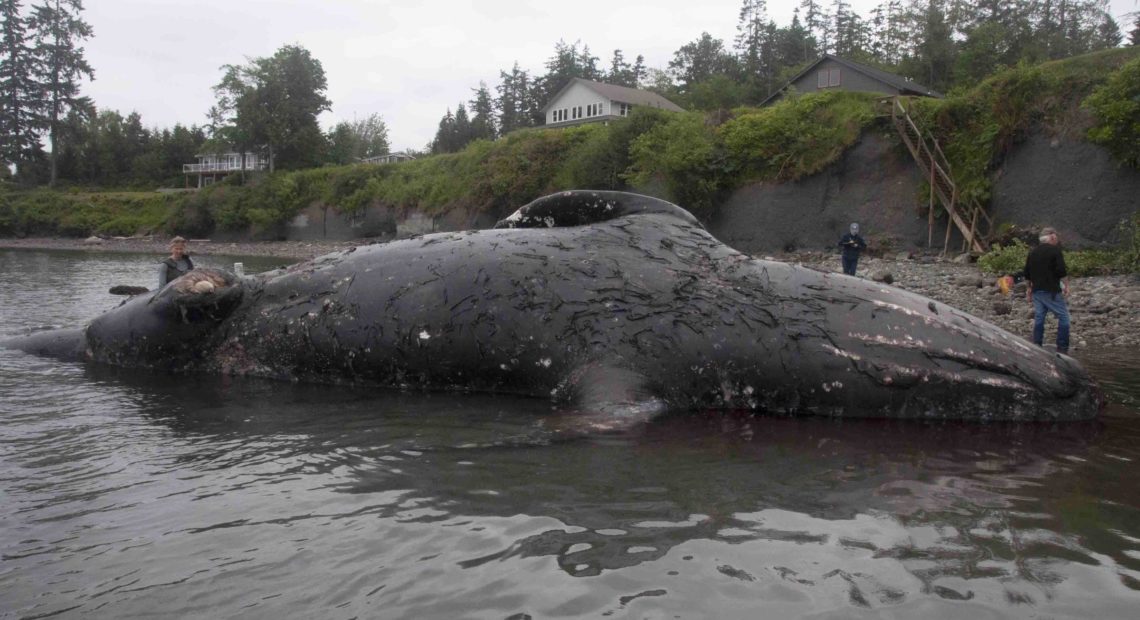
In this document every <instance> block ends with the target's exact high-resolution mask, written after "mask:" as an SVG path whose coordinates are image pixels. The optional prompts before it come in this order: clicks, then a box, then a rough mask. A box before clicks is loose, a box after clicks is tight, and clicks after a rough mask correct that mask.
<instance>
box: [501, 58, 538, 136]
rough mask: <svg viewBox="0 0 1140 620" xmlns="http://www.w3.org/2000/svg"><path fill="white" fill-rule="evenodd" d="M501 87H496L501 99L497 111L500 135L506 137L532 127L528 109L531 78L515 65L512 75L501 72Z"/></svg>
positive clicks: (517, 64)
mask: <svg viewBox="0 0 1140 620" xmlns="http://www.w3.org/2000/svg"><path fill="white" fill-rule="evenodd" d="M499 79H500V80H501V81H500V82H499V85H498V86H496V87H495V90H496V91H498V93H499V97H498V99H496V100H495V109H496V111H497V112H498V115H499V135H506V134H508V133H510V132H512V131H514V130H516V129H519V128H520V127H529V126H530V122H529V120H530V112H529V110H528V109H527V91H528V90H529V88H530V76H529V75H527V72H526V71H523V70H521V69H519V63H517V62H516V63H515V66H514V68H512V69H511V72H510V73H507V72H505V71H500V72H499Z"/></svg>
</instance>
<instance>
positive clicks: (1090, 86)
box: [911, 47, 1140, 204]
mask: <svg viewBox="0 0 1140 620" xmlns="http://www.w3.org/2000/svg"><path fill="white" fill-rule="evenodd" d="M1138 62H1140V48H1136V47H1133V48H1120V49H1112V50H1105V51H1102V52H1095V53H1092V54H1086V55H1084V56H1077V57H1074V58H1068V59H1065V60H1056V61H1052V62H1047V63H1043V64H1040V65H1032V66H1030V65H1022V66H1018V67H1015V68H1012V69H1008V70H1006V71H1003V72H1001V73H998V74H996V75H994V76H992V77H990V78H987V79H986V80H983V81H982V82H981V83H980V84H978V85H977V86H975V87H974V88H971V89H968V90H964V91H960V92H954V93H951V94H950V95H949V96H947V97H946V98H944V99H926V98H923V99H915V100H913V106H912V110H911V114H912V116H913V117H914V118H915V121H916V122H917V123H918V124H919V126H920V127H923V128H926V129H929V130H930V131H931V132H932V133H933V134H934V136H935V137H936V138H937V139H938V141H939V143H940V144H941V146H942V149H943V151H944V152H945V153H946V158H947V159H948V160H949V162H950V166H951V168H952V169H953V175H954V180H955V182H956V184H957V186H958V191H959V193H960V195H962V196H963V197H964V198H966V199H970V198H975V199H977V200H978V201H979V202H981V203H982V204H985V203H986V202H987V201H988V200H989V198H990V192H991V190H992V186H993V181H992V178H991V173H992V172H993V170H994V168H995V166H996V165H997V164H998V162H1000V160H1001V158H1002V157H1003V156H1004V155H1005V154H1006V153H1008V152H1009V150H1010V149H1011V148H1012V147H1013V146H1014V145H1015V144H1017V143H1018V142H1020V141H1021V140H1023V139H1025V138H1026V137H1027V136H1028V135H1029V133H1030V132H1031V131H1034V130H1044V131H1046V132H1049V133H1051V134H1053V135H1059V136H1067V137H1073V138H1084V137H1085V136H1086V134H1088V138H1089V139H1092V140H1093V141H1097V142H1099V143H1102V144H1105V143H1109V142H1111V141H1112V139H1109V138H1107V137H1103V136H1107V135H1108V134H1111V135H1112V136H1114V137H1115V139H1117V140H1119V141H1120V142H1121V143H1125V142H1127V141H1128V140H1129V139H1131V143H1130V144H1131V145H1132V146H1131V149H1132V151H1131V153H1129V152H1128V151H1127V149H1117V150H1115V151H1114V152H1115V154H1116V156H1117V157H1118V159H1120V160H1121V161H1123V162H1127V161H1128V160H1129V158H1132V159H1133V161H1136V160H1138V159H1140V152H1137V150H1140V142H1137V138H1138V135H1140V105H1137V106H1135V107H1133V108H1132V109H1131V114H1132V116H1131V134H1130V135H1127V134H1126V131H1125V130H1123V129H1117V130H1115V131H1109V130H1105V129H1104V127H1106V123H1113V121H1112V119H1111V118H1109V117H1107V116H1106V115H1105V111H1106V110H1107V109H1108V105H1097V104H1096V103H1095V102H1097V101H1098V100H1105V101H1106V102H1118V101H1120V100H1124V99H1129V98H1130V96H1129V93H1130V92H1131V93H1133V94H1137V93H1136V90H1137V89H1140V86H1137V83H1138V81H1137V79H1136V78H1135V77H1131V76H1134V75H1136V74H1137V73H1140V68H1138V65H1137V63H1138ZM1118 83H1119V86H1118V87H1117V89H1116V90H1114V91H1112V92H1111V93H1104V88H1105V87H1106V86H1112V85H1114V84H1118ZM1094 93H1096V94H1095V96H1094ZM1086 101H1087V102H1088V105H1087V106H1085V105H1084V104H1085V103H1086ZM1116 123H1117V125H1125V126H1126V125H1128V121H1127V120H1120V121H1116ZM1115 126H1116V125H1114V127H1115Z"/></svg>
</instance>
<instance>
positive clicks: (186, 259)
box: [158, 237, 194, 288]
mask: <svg viewBox="0 0 1140 620" xmlns="http://www.w3.org/2000/svg"><path fill="white" fill-rule="evenodd" d="M193 268H194V263H193V262H191V260H190V254H188V253H187V252H186V240H185V239H183V238H182V237H175V238H173V239H171V240H170V256H168V257H166V260H164V261H162V262H161V263H159V264H158V288H162V287H164V286H166V284H167V283H168V282H170V281H172V280H175V279H177V278H179V277H181V276H182V275H184V274H186V273H187V272H188V271H190V270H191V269H193Z"/></svg>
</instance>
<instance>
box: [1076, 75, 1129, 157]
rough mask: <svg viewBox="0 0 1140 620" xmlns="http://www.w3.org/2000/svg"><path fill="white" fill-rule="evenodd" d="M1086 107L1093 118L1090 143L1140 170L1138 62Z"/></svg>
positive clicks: (1110, 83) (1100, 89) (1097, 92)
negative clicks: (1106, 149) (1094, 120)
mask: <svg viewBox="0 0 1140 620" xmlns="http://www.w3.org/2000/svg"><path fill="white" fill-rule="evenodd" d="M1085 106H1086V107H1087V108H1088V109H1090V110H1092V112H1093V114H1094V115H1096V118H1097V124H1096V126H1094V127H1093V128H1091V129H1089V133H1088V136H1089V139H1090V140H1092V141H1093V142H1096V143H1098V144H1102V145H1104V146H1105V147H1107V148H1108V149H1109V150H1110V151H1112V153H1113V155H1115V156H1116V157H1117V158H1118V159H1120V161H1122V162H1124V163H1126V164H1127V165H1129V166H1132V167H1133V168H1140V58H1137V59H1135V60H1133V61H1132V62H1129V63H1127V64H1125V65H1124V66H1123V67H1121V68H1120V70H1119V71H1117V72H1116V73H1115V74H1114V75H1113V76H1112V77H1111V78H1109V79H1108V81H1107V82H1105V83H1104V85H1103V86H1101V87H1100V88H1097V89H1096V92H1094V93H1093V94H1092V95H1091V96H1090V97H1089V98H1088V99H1087V100H1086V101H1085Z"/></svg>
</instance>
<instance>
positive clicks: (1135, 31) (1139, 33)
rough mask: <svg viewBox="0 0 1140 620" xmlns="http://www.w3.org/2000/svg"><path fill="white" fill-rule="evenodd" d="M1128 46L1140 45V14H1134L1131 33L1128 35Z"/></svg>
mask: <svg viewBox="0 0 1140 620" xmlns="http://www.w3.org/2000/svg"><path fill="white" fill-rule="evenodd" d="M1128 44H1129V45H1132V46H1137V45H1140V12H1137V13H1136V21H1134V22H1133V23H1132V32H1130V33H1128Z"/></svg>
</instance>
